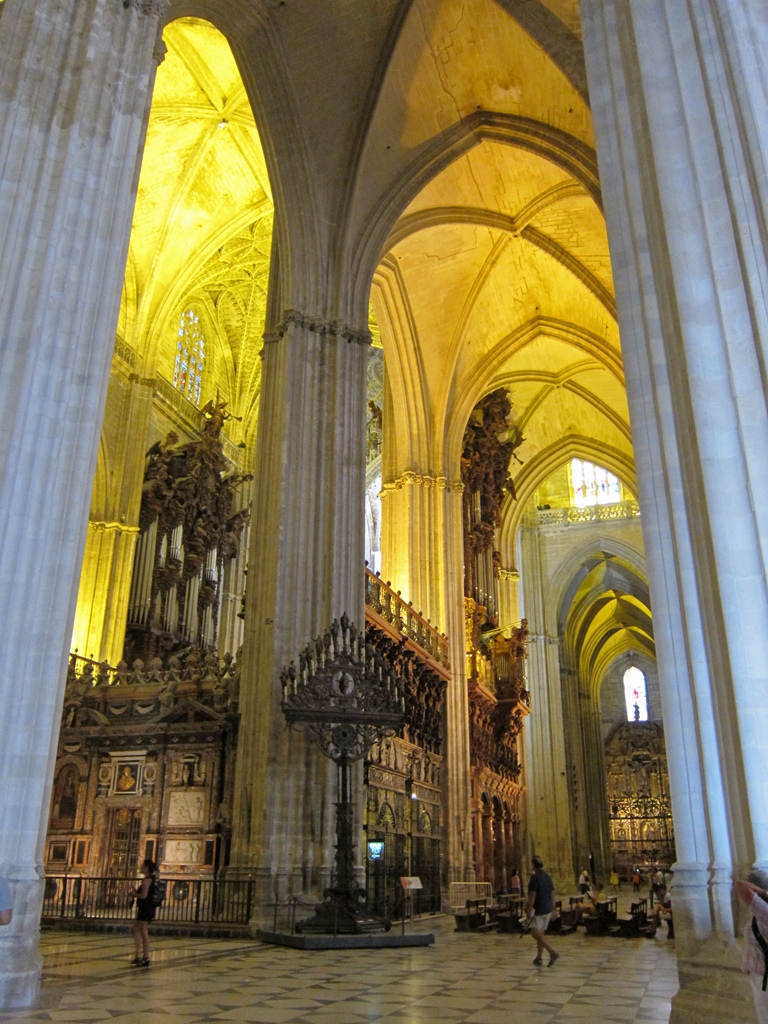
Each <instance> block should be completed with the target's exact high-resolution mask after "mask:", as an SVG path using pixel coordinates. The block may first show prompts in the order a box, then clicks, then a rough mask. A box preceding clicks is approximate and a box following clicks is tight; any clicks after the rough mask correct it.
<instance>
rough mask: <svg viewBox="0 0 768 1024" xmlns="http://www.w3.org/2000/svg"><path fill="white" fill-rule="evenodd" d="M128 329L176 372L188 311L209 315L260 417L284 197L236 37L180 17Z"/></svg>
mask: <svg viewBox="0 0 768 1024" xmlns="http://www.w3.org/2000/svg"><path fill="white" fill-rule="evenodd" d="M163 39H164V42H165V44H166V46H167V54H166V56H165V59H164V61H163V62H162V63H161V65H160V67H159V68H158V72H157V79H156V83H155V89H154V94H153V101H152V109H151V114H150V120H149V126H148V130H147V142H146V147H145V151H144V159H143V163H142V168H141V176H140V179H139V189H138V196H137V200H136V208H135V214H134V221H133V231H132V235H131V242H130V250H129V257H128V267H127V272H126V286H125V291H124V295H123V308H122V311H121V321H120V326H119V332H120V333H121V335H122V336H123V338H124V340H125V341H127V342H128V344H130V345H131V346H132V347H133V348H134V349H136V350H137V351H138V352H139V353H140V355H141V356H142V357H143V359H144V360H145V367H146V371H145V372H147V373H153V372H154V373H159V374H160V375H161V376H164V377H166V378H168V377H170V375H171V373H172V359H173V353H174V348H175V335H176V328H177V326H178V317H179V314H180V312H181V310H182V309H183V308H185V307H186V306H187V305H190V304H193V305H194V306H195V308H196V310H197V311H198V312H201V314H202V315H203V317H204V320H205V333H206V342H207V347H208V351H209V352H210V353H211V357H210V359H209V365H210V375H209V376H208V378H207V380H206V382H205V389H204V397H203V400H205V399H206V398H207V397H211V396H212V395H215V392H216V389H217V388H218V389H219V390H220V391H221V393H222V394H223V395H225V396H226V397H227V398H228V400H229V402H230V408H232V409H233V410H234V411H236V412H238V413H239V414H241V415H244V416H245V420H246V422H248V421H250V422H251V425H252V426H251V429H253V426H254V425H255V420H254V415H255V406H256V401H257V397H258V384H259V372H260V367H259V365H258V359H257V356H258V350H259V349H260V347H261V336H262V334H263V330H264V316H265V309H266V291H267V281H268V275H269V259H270V250H271V231H272V214H273V203H272V196H271V191H270V186H269V179H268V176H267V170H266V164H265V161H264V154H263V152H262V148H261V143H260V140H259V136H258V132H257V130H256V125H255V123H254V119H253V114H252V112H251V108H250V104H249V101H248V97H247V95H246V92H245V89H244V87H243V83H242V80H241V78H240V74H239V71H238V68H237V65H236V63H235V60H234V58H233V56H232V52H231V50H230V48H229V44H228V43H227V41H226V39H225V38H224V37H223V36H222V35H221V34H220V33H219V32H218V31H216V30H215V29H214V28H213V27H212V26H211V25H208V24H207V23H205V22H201V21H197V20H194V19H181V20H178V21H174V22H172V23H171V24H170V25H168V26H167V27H166V29H165V31H164V33H163Z"/></svg>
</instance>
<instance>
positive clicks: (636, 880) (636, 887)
mask: <svg viewBox="0 0 768 1024" xmlns="http://www.w3.org/2000/svg"><path fill="white" fill-rule="evenodd" d="M632 892H640V869H639V868H635V870H634V872H633V874H632Z"/></svg>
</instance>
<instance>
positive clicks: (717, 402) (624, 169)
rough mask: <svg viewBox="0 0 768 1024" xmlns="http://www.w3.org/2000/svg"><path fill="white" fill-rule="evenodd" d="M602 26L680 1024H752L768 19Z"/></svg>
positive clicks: (764, 597) (762, 576)
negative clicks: (666, 802)
mask: <svg viewBox="0 0 768 1024" xmlns="http://www.w3.org/2000/svg"><path fill="white" fill-rule="evenodd" d="M582 18H583V25H584V42H585V51H586V58H587V68H588V73H589V80H590V97H591V101H592V109H593V114H594V119H595V126H596V132H597V140H598V156H599V161H600V176H601V182H602V188H603V195H604V199H605V207H606V214H607V221H608V235H609V240H610V244H611V257H612V264H613V270H614V278H615V284H616V292H617V299H618V310H619V325H620V330H621V340H622V350H623V355H624V365H625V371H626V379H627V392H628V398H629V408H630V416H631V421H632V433H633V441H634V450H635V458H636V462H637V470H638V474H637V475H638V481H639V491H640V495H639V496H640V504H641V507H642V510H643V521H642V525H643V535H644V540H645V550H646V553H647V556H648V564H649V580H650V589H651V600H652V603H653V616H654V631H655V639H656V647H657V652H658V664H659V679H660V687H661V695H662V705H663V709H664V729H665V737H666V742H667V753H668V762H669V775H670V785H671V792H672V807H673V816H674V822H675V839H676V844H677V854H678V862H677V864H676V865H675V894H674V898H675V934H676V940H677V950H678V962H679V968H680V980H681V990H680V993H679V995H678V996H677V997H676V998H675V1000H674V1003H673V1012H672V1020H673V1021H680V1020H688V1019H691V1018H692V1017H693V1016H695V1017H696V1019H697V1021H699V1022H701V1024H706V1022H710V1021H722V1020H726V1019H727V1020H739V1019H742V1017H743V1015H744V1014H750V1013H751V1012H752V1011H750V1010H747V1009H745V1007H746V1006H747V1005H748V1004H747V1003H746V1000H742V999H741V998H740V996H741V994H742V993H745V992H746V985H745V983H744V981H743V979H741V978H739V977H738V976H737V974H736V971H735V970H734V966H735V962H736V955H735V950H734V949H733V936H734V932H735V931H736V930H737V929H738V928H739V925H738V923H737V922H736V921H734V913H733V903H732V897H731V879H732V877H733V876H734V875H739V874H742V873H744V872H745V871H746V870H747V868H748V867H749V865H750V864H752V863H757V864H759V865H761V866H766V863H768V775H766V772H765V751H766V740H765V737H766V733H767V732H768V678H767V677H768V594H767V592H766V548H767V547H768V514H766V513H767V511H768V410H767V409H766V392H767V391H768V389H767V388H766V370H765V357H766V348H767V347H768V308H767V307H766V295H768V261H767V260H766V233H765V230H764V225H765V223H766V213H767V212H768V176H767V175H766V153H768V99H767V98H768V68H766V64H765V59H764V54H765V52H766V49H768V21H767V20H766V18H765V8H764V5H763V4H761V3H759V2H758V0H733V2H732V3H727V4H725V3H723V4H717V3H711V2H708V0H692V2H691V3H685V4H680V3H678V2H677V0H655V2H653V3H644V2H636V3H632V2H627V0H582ZM745 1019H746V1018H745Z"/></svg>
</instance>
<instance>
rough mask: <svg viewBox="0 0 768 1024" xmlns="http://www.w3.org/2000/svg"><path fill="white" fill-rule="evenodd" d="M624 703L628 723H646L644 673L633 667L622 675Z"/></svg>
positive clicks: (646, 699) (646, 701)
mask: <svg viewBox="0 0 768 1024" xmlns="http://www.w3.org/2000/svg"><path fill="white" fill-rule="evenodd" d="M624 701H625V703H626V705H627V721H628V722H647V721H648V693H647V691H646V688H645V673H644V672H641V671H640V669H639V668H637V667H636V666H635V665H633V666H632V668H628V669H627V671H626V672H625V673H624Z"/></svg>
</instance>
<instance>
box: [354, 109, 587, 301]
mask: <svg viewBox="0 0 768 1024" xmlns="http://www.w3.org/2000/svg"><path fill="white" fill-rule="evenodd" d="M486 140H490V141H495V142H499V143H503V144H505V145H510V146H517V147H519V148H522V149H527V150H530V151H531V152H534V153H536V154H538V155H539V156H541V157H544V158H545V159H548V160H551V161H552V162H553V163H555V164H557V166H559V167H561V168H562V169H563V170H565V171H566V172H567V173H568V174H570V175H571V176H572V177H573V178H574V179H575V180H576V181H577V182H579V184H580V185H581V186H582V187H583V188H584V190H585V191H586V192H587V193H588V194H589V195H590V196H591V197H592V198H593V199H594V201H595V203H596V204H597V206H598V208H599V209H600V210H602V197H601V193H600V183H599V176H598V171H597V156H596V154H595V151H594V149H592V147H591V146H587V145H586V144H585V143H583V142H581V141H580V140H578V139H576V138H575V137H574V136H572V135H569V134H568V133H566V132H564V131H562V130H561V129H558V128H555V127H553V126H551V125H547V124H545V123H544V122H540V121H536V120H533V119H532V118H528V117H522V116H519V115H512V114H503V113H498V112H494V111H486V110H479V111H473V112H472V113H471V114H468V115H467V116H466V117H464V118H462V119H461V120H459V121H457V122H456V123H455V124H453V125H451V126H450V127H449V128H448V129H446V131H445V132H443V133H441V135H440V136H436V137H435V138H433V139H432V140H431V141H430V142H429V143H428V144H427V145H426V146H424V147H423V148H422V149H421V150H420V152H419V154H418V156H417V157H416V158H415V159H414V160H413V161H412V163H411V164H410V165H409V166H408V167H406V168H404V169H403V171H402V172H401V173H400V175H399V176H398V178H397V179H396V180H395V182H394V183H393V184H392V185H391V186H390V188H389V189H388V190H387V191H386V192H385V193H384V195H382V196H381V201H380V203H379V205H378V208H377V213H376V216H375V217H373V218H371V219H370V221H369V222H368V223H367V224H366V227H365V229H364V231H363V232H362V233H361V235H360V239H359V242H358V244H357V246H356V247H355V248H354V249H353V250H352V266H353V267H357V268H358V270H357V273H356V274H355V276H354V279H353V282H352V286H353V304H354V306H355V307H357V306H361V305H362V303H363V302H364V300H366V299H367V295H368V290H369V287H370V281H371V280H372V278H373V273H374V271H375V268H376V265H377V264H378V263H379V261H380V260H381V258H382V256H383V255H385V252H386V248H385V247H386V243H387V239H388V237H389V235H390V232H391V231H392V228H393V226H394V224H395V223H396V221H397V220H398V218H399V217H400V215H401V214H402V212H403V210H405V209H406V207H407V206H408V204H409V203H410V202H411V200H412V199H414V198H415V197H416V196H417V195H418V194H419V192H420V191H421V190H422V189H423V188H424V187H425V185H426V184H427V183H428V182H429V181H430V180H431V179H432V178H434V177H435V176H436V175H437V174H439V173H440V171H442V170H444V169H445V168H446V167H448V166H449V165H450V164H451V163H452V162H453V161H454V160H456V159H457V158H458V157H459V156H462V155H463V154H464V153H466V152H467V151H468V150H469V149H471V148H472V147H473V146H476V145H480V144H481V143H482V142H484V141H486Z"/></svg>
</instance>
